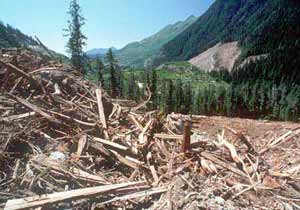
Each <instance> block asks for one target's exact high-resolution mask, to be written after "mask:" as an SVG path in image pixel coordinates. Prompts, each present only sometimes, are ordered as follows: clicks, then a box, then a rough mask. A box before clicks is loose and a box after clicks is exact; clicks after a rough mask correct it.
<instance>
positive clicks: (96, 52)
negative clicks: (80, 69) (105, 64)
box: [86, 47, 117, 58]
mask: <svg viewBox="0 0 300 210" xmlns="http://www.w3.org/2000/svg"><path fill="white" fill-rule="evenodd" d="M109 49H110V48H95V49H91V50H89V51H86V55H87V56H88V57H89V58H97V57H99V56H103V55H105V54H106V53H107V52H108V50H109ZM111 49H112V51H113V52H116V51H117V48H115V47H111Z"/></svg>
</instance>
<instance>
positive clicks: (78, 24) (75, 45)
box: [66, 0, 87, 73]
mask: <svg viewBox="0 0 300 210" xmlns="http://www.w3.org/2000/svg"><path fill="white" fill-rule="evenodd" d="M68 14H70V16H71V19H70V20H69V21H68V24H69V25H68V29H67V30H66V31H67V32H68V34H67V36H69V40H68V43H67V49H68V52H69V53H70V54H71V63H72V65H73V66H74V68H76V69H77V70H78V71H79V72H81V73H84V53H83V49H82V48H83V46H84V45H85V44H86V43H85V40H86V39H87V38H86V37H85V36H84V35H83V33H82V26H83V25H84V23H85V22H84V17H83V16H82V15H81V7H80V6H79V4H78V2H77V0H71V3H70V8H69V12H68Z"/></svg>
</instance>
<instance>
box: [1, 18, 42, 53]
mask: <svg viewBox="0 0 300 210" xmlns="http://www.w3.org/2000/svg"><path fill="white" fill-rule="evenodd" d="M38 45H39V43H38V42H37V41H36V40H34V39H33V38H32V37H30V36H27V35H25V34H23V33H22V32H21V31H20V30H18V29H15V28H13V27H12V26H10V25H4V24H3V23H2V22H0V48H9V47H22V46H38Z"/></svg>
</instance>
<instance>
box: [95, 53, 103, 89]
mask: <svg viewBox="0 0 300 210" xmlns="http://www.w3.org/2000/svg"><path fill="white" fill-rule="evenodd" d="M96 66H97V70H98V83H99V86H100V87H103V86H104V78H103V72H104V64H103V62H102V61H101V59H100V58H97V60H96Z"/></svg>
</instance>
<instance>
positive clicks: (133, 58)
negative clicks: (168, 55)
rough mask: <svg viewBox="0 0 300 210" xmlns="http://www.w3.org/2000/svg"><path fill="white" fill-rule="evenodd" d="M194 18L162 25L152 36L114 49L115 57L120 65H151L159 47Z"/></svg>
mask: <svg viewBox="0 0 300 210" xmlns="http://www.w3.org/2000/svg"><path fill="white" fill-rule="evenodd" d="M196 20H197V17H196V16H194V15H191V16H189V17H188V18H187V19H185V20H184V21H177V22H176V23H174V24H169V25H167V26H165V27H163V28H162V29H161V30H159V31H158V32H156V33H155V34H153V35H152V36H149V37H146V38H144V39H142V40H141V41H135V42H131V43H129V44H127V45H126V46H125V47H123V48H122V49H119V50H117V51H115V55H116V58H117V60H118V61H119V63H120V64H121V65H122V66H131V67H136V68H140V67H144V66H145V64H146V65H151V64H150V63H151V62H152V60H153V58H154V57H155V56H157V55H158V54H159V51H160V49H161V47H162V46H163V45H164V44H165V43H167V42H168V41H170V40H172V39H173V38H174V37H175V36H177V35H178V34H179V33H181V32H183V31H184V30H185V29H186V28H187V27H188V26H190V25H191V24H192V23H194V22H195V21H196ZM98 56H99V54H98ZM100 56H101V55H100ZM102 57H103V55H102Z"/></svg>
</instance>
